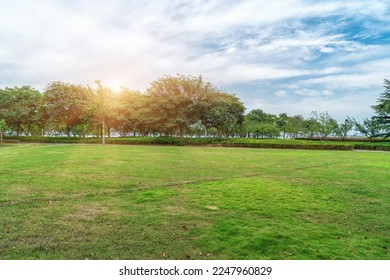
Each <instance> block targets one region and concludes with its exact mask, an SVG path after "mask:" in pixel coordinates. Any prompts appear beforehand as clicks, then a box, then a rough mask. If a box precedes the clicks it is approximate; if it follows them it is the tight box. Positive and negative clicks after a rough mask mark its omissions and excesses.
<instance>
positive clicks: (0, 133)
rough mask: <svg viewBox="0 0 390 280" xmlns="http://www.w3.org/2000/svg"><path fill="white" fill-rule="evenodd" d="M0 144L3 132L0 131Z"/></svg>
mask: <svg viewBox="0 0 390 280" xmlns="http://www.w3.org/2000/svg"><path fill="white" fill-rule="evenodd" d="M0 143H3V132H2V131H0Z"/></svg>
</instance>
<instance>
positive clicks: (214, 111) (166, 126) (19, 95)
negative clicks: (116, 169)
mask: <svg viewBox="0 0 390 280" xmlns="http://www.w3.org/2000/svg"><path fill="white" fill-rule="evenodd" d="M384 88H385V90H384V92H383V93H382V94H381V95H380V98H379V99H378V104H377V105H375V106H373V109H374V110H375V112H376V113H377V115H376V116H373V117H372V118H370V119H365V120H363V122H362V123H359V122H357V121H355V120H354V119H353V118H351V117H347V118H346V119H345V121H344V122H343V123H340V124H338V123H337V121H336V120H335V119H334V118H333V117H332V116H331V115H330V114H329V113H328V112H316V111H313V112H312V113H311V114H310V116H309V117H308V118H307V119H305V118H304V117H303V116H301V115H294V116H288V115H287V114H286V113H280V114H278V115H275V114H269V113H266V112H264V111H262V110H261V109H254V110H252V111H250V112H248V113H247V114H246V115H245V107H244V105H243V103H242V102H241V100H240V99H239V98H238V97H237V96H236V95H234V94H231V93H228V92H225V91H223V90H221V89H219V88H217V87H216V86H214V85H213V84H211V83H209V82H205V81H203V78H202V76H198V77H195V76H185V75H176V76H162V77H160V78H159V79H157V80H155V81H153V82H152V83H151V84H150V86H149V87H148V88H147V89H146V91H145V92H144V93H142V92H139V91H135V90H131V89H128V88H121V89H120V90H119V91H117V92H116V91H113V90H112V89H110V88H108V87H106V86H104V85H103V84H102V83H101V82H100V81H99V80H98V81H96V85H94V86H89V85H87V86H84V85H75V84H71V83H65V82H61V81H55V82H51V83H49V84H48V85H47V86H46V87H45V90H44V92H43V93H40V92H39V91H37V90H36V89H34V88H32V87H30V86H22V87H13V88H5V89H0V120H2V122H3V124H2V128H1V131H2V133H6V134H7V135H8V136H10V135H15V136H19V135H24V136H36V135H42V136H67V138H68V139H71V137H82V138H85V137H87V136H94V137H98V138H101V137H103V138H102V140H103V141H102V142H104V139H105V137H106V136H108V137H111V136H112V135H115V136H122V137H128V136H138V137H140V136H152V137H162V136H175V137H176V136H179V137H180V138H181V139H183V138H185V137H191V138H192V137H198V138H200V137H218V138H220V139H222V138H267V139H272V138H283V139H286V138H299V137H306V138H311V139H314V138H318V137H319V138H321V139H322V140H324V139H327V138H329V137H339V138H341V139H343V140H345V139H346V138H347V136H348V135H349V133H350V132H351V131H353V130H355V131H357V132H359V133H361V134H363V135H365V136H367V137H369V138H375V137H379V136H380V137H389V136H390V81H389V80H385V82H384Z"/></svg>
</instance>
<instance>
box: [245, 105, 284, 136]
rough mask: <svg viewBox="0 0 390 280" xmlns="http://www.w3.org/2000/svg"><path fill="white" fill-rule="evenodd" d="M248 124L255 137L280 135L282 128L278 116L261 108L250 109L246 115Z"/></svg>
mask: <svg viewBox="0 0 390 280" xmlns="http://www.w3.org/2000/svg"><path fill="white" fill-rule="evenodd" d="M245 120H246V125H247V127H248V130H249V132H250V133H251V135H252V136H253V137H259V136H260V137H261V138H264V137H267V138H274V137H279V135H280V128H279V127H278V124H277V121H278V117H277V116H276V115H273V114H267V113H265V112H263V111H262V110H260V109H254V110H252V111H250V112H249V113H248V114H247V115H246V116H245Z"/></svg>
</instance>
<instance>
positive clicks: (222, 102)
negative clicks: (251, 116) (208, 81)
mask: <svg viewBox="0 0 390 280" xmlns="http://www.w3.org/2000/svg"><path fill="white" fill-rule="evenodd" d="M201 103H202V105H201V113H200V120H201V123H202V124H203V125H204V126H205V127H206V128H212V127H214V128H216V129H217V131H218V137H219V138H221V137H222V133H223V132H224V133H225V134H230V132H231V131H232V130H233V129H234V128H235V126H236V125H237V124H241V123H242V122H243V121H244V111H245V107H244V105H243V104H242V102H241V101H240V99H239V98H238V97H237V96H235V95H233V94H229V93H225V92H222V91H218V90H216V89H214V90H211V91H210V92H208V93H207V97H205V98H203V100H202V102H201Z"/></svg>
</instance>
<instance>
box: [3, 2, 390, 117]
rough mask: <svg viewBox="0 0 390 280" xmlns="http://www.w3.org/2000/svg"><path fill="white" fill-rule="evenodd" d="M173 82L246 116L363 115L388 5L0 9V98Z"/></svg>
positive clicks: (389, 53) (373, 88) (387, 36)
mask: <svg viewBox="0 0 390 280" xmlns="http://www.w3.org/2000/svg"><path fill="white" fill-rule="evenodd" d="M176 74H184V75H193V76H199V75H202V77H203V80H204V81H207V82H211V83H213V84H215V85H216V86H218V87H219V88H221V89H223V90H225V91H227V92H229V93H234V94H236V95H237V96H238V97H239V98H240V99H241V100H242V101H243V103H244V105H245V107H246V108H247V111H249V110H252V109H262V110H263V111H265V112H267V113H273V114H279V113H283V112H285V113H287V114H289V115H296V114H301V115H303V116H304V117H308V116H309V114H310V112H311V111H317V112H325V111H327V112H328V113H329V114H331V115H332V116H333V117H334V118H336V119H337V120H338V121H342V120H344V119H345V118H346V116H353V117H355V118H356V119H357V120H361V119H363V118H365V117H370V116H372V115H373V114H374V112H373V110H372V109H371V107H370V106H371V105H375V103H376V100H377V99H378V98H379V95H380V93H382V92H383V80H384V79H390V1H389V0H353V1H349V0H344V1H341V0H340V1H338V0H326V1H321V0H319V1H310V0H278V1H269V0H242V1H239V0H235V1H233V0H193V1H186V0H183V1H162V0H160V1H158V0H151V1H135V0H127V1H125V0H110V1H107V0H104V1H103V0H94V1H90V0H84V1H81V0H80V1H76V0H68V1H65V0H63V1H61V0H52V1H49V0H47V1H43V0H34V1H23V0H13V1H9V0H7V1H6V0H0V88H4V87H13V86H22V85H31V86H33V87H35V88H36V89H38V90H40V91H43V90H44V88H45V86H46V85H47V84H48V83H49V82H52V81H63V82H70V83H77V84H90V85H91V84H93V82H94V81H95V80H97V79H100V80H101V81H102V83H103V84H104V85H107V86H110V87H112V88H113V89H119V88H120V86H124V87H128V88H130V89H135V90H141V91H144V90H145V89H146V88H147V87H148V86H149V85H150V83H151V82H152V81H154V80H155V79H158V78H159V77H162V76H163V75H173V76H174V75H176Z"/></svg>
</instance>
